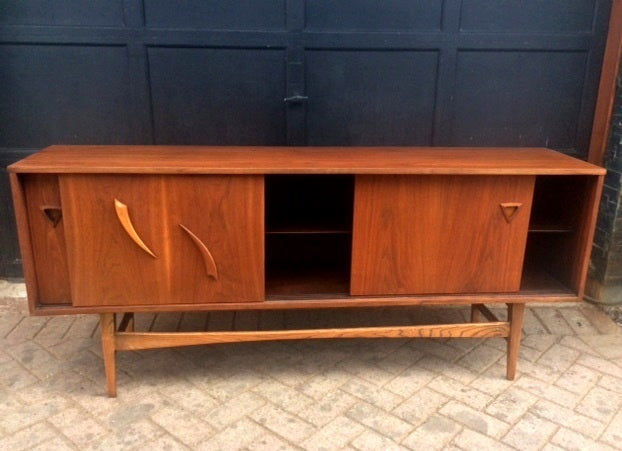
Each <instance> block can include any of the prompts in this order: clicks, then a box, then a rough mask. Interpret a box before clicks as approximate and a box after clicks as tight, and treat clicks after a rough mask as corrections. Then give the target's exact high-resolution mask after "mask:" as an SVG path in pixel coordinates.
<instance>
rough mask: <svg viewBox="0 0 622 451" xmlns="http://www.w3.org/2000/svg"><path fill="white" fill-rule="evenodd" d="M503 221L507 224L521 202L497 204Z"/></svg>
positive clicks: (520, 205)
mask: <svg viewBox="0 0 622 451" xmlns="http://www.w3.org/2000/svg"><path fill="white" fill-rule="evenodd" d="M499 206H500V207H501V211H502V212H503V217H504V218H505V221H506V222H507V223H508V224H509V223H511V222H512V220H513V219H514V217H515V215H516V212H517V211H518V209H519V208H520V207H522V206H523V204H522V203H521V202H502V203H501V204H499Z"/></svg>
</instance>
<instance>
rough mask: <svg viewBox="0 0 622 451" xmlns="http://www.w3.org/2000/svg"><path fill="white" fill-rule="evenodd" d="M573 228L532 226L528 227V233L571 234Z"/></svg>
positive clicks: (549, 225)
mask: <svg viewBox="0 0 622 451" xmlns="http://www.w3.org/2000/svg"><path fill="white" fill-rule="evenodd" d="M574 231H575V229H574V227H568V226H564V225H555V224H534V225H531V226H529V233H572V232H574Z"/></svg>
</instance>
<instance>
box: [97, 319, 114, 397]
mask: <svg viewBox="0 0 622 451" xmlns="http://www.w3.org/2000/svg"><path fill="white" fill-rule="evenodd" d="M115 323H116V321H115V315H114V313H102V314H101V315H100V319H99V326H100V328H101V331H102V351H103V355H104V367H105V369H106V385H107V387H108V396H110V397H111V398H114V397H116V396H117V371H116V362H115V354H116V350H115V342H114V338H115V337H114V336H115Z"/></svg>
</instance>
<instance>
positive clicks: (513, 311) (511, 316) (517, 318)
mask: <svg viewBox="0 0 622 451" xmlns="http://www.w3.org/2000/svg"><path fill="white" fill-rule="evenodd" d="M524 317H525V304H508V321H509V323H510V336H509V337H508V361H507V378H508V380H511V381H513V380H514V378H515V377H516V363H517V361H518V350H519V348H520V340H521V335H522V331H523V318H524Z"/></svg>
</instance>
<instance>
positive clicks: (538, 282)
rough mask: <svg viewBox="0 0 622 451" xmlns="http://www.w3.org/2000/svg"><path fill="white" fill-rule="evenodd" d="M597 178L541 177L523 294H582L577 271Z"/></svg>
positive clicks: (526, 256)
mask: <svg viewBox="0 0 622 451" xmlns="http://www.w3.org/2000/svg"><path fill="white" fill-rule="evenodd" d="M593 189H595V178H593V177H586V176H576V175H572V176H563V175H554V176H538V177H537V178H536V185H535V190H534V199H533V206H532V212H531V219H530V224H529V234H528V238H527V248H526V252H525V263H524V273H523V287H524V288H523V289H524V291H536V290H537V291H538V292H547V291H549V292H572V293H576V292H577V291H578V290H579V279H578V278H577V276H576V274H577V267H578V266H580V264H581V260H582V249H583V247H584V240H585V239H586V235H585V231H586V229H587V224H586V222H585V221H586V218H587V217H589V216H590V215H589V211H588V209H589V208H590V202H589V199H590V197H591V191H592V190H593Z"/></svg>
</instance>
